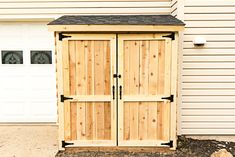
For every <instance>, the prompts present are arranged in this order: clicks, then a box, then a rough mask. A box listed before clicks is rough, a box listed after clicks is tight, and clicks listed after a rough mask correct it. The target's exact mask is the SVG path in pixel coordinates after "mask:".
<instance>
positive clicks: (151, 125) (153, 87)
mask: <svg viewBox="0 0 235 157" xmlns="http://www.w3.org/2000/svg"><path fill="white" fill-rule="evenodd" d="M149 43H150V44H149V46H150V48H149V73H148V76H149V84H148V86H149V95H157V94H158V93H157V89H158V75H159V74H158V41H150V42H149ZM157 106H158V105H157V102H149V121H148V139H150V140H156V139H157Z"/></svg>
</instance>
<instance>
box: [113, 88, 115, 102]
mask: <svg viewBox="0 0 235 157" xmlns="http://www.w3.org/2000/svg"><path fill="white" fill-rule="evenodd" d="M114 99H115V86H113V100H114Z"/></svg>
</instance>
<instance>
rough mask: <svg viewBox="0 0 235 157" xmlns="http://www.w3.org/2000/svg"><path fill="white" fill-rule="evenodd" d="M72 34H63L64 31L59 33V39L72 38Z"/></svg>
mask: <svg viewBox="0 0 235 157" xmlns="http://www.w3.org/2000/svg"><path fill="white" fill-rule="evenodd" d="M70 37H72V36H68V35H63V34H62V33H59V40H60V41H62V40H63V39H64V38H70Z"/></svg>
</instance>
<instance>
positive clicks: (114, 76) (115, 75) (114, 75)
mask: <svg viewBox="0 0 235 157" xmlns="http://www.w3.org/2000/svg"><path fill="white" fill-rule="evenodd" d="M113 78H121V75H118V74H113Z"/></svg>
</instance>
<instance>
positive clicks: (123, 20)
mask: <svg viewBox="0 0 235 157" xmlns="http://www.w3.org/2000/svg"><path fill="white" fill-rule="evenodd" d="M48 25H174V26H184V23H183V22H182V21H180V20H179V19H177V18H175V17H173V16H171V15H98V16H97V15H91V16H87V15H86V16H84V15H83V16H80V15H77V16H62V17H60V18H58V19H56V20H54V21H52V22H50V23H49V24H48Z"/></svg>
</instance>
